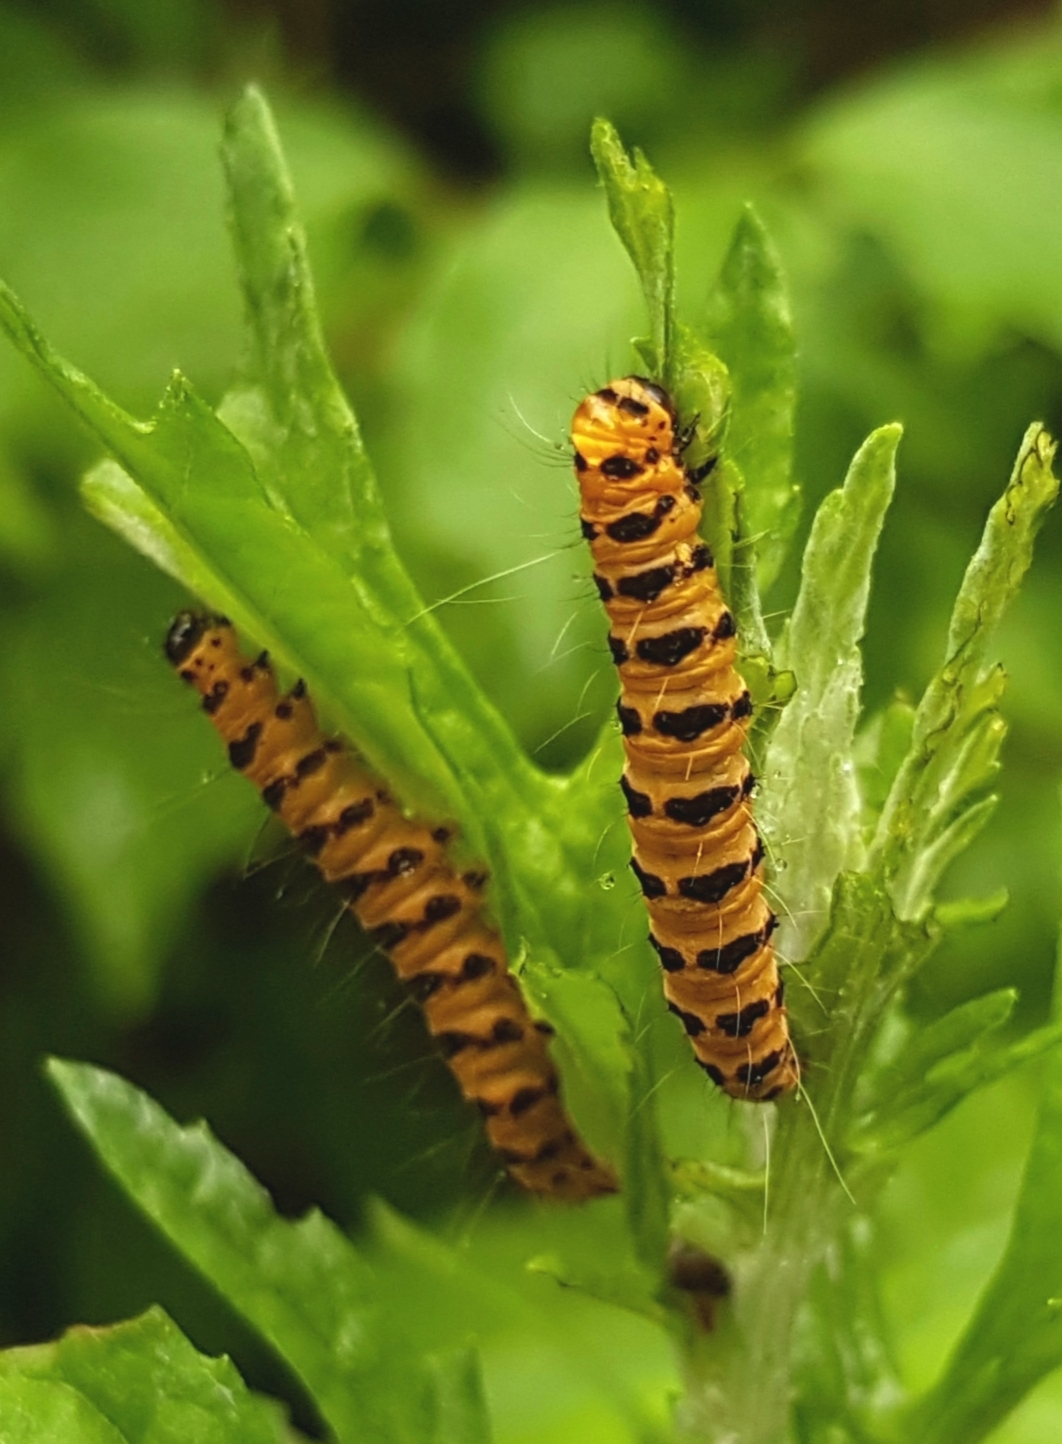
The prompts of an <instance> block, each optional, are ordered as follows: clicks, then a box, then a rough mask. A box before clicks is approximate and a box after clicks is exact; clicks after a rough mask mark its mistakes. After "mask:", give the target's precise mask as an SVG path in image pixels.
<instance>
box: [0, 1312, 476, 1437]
mask: <svg viewBox="0 0 1062 1444" xmlns="http://www.w3.org/2000/svg"><path fill="white" fill-rule="evenodd" d="M447 1437H450V1436H447ZM452 1437H454V1438H455V1439H456V1438H460V1437H461V1436H459V1435H454V1436H452ZM467 1437H468V1439H469V1444H476V1440H475V1436H474V1435H469V1436H467ZM0 1438H2V1439H3V1440H4V1444H188V1441H189V1440H192V1439H194V1440H196V1441H197V1444H285V1441H288V1444H294V1440H295V1438H296V1436H295V1433H294V1431H293V1430H291V1429H290V1428H289V1427H288V1426H287V1425H286V1423H285V1421H284V1417H283V1411H282V1410H281V1409H280V1407H279V1406H278V1405H277V1404H275V1403H274V1402H273V1401H272V1400H270V1399H264V1398H262V1397H261V1396H260V1395H255V1394H252V1393H251V1392H250V1391H249V1390H248V1389H247V1387H246V1386H245V1385H244V1382H243V1380H242V1379H241V1378H240V1376H239V1374H238V1373H237V1372H236V1370H235V1369H234V1368H233V1366H232V1364H231V1363H230V1362H229V1360H228V1359H225V1358H221V1359H210V1358H207V1357H206V1356H205V1355H203V1354H200V1353H197V1351H196V1350H195V1349H194V1348H193V1346H192V1345H191V1344H190V1343H189V1342H188V1340H187V1339H186V1338H185V1336H184V1335H183V1334H182V1333H181V1331H180V1329H178V1328H177V1326H176V1324H174V1323H173V1321H172V1320H171V1319H169V1318H167V1316H166V1315H165V1314H164V1313H163V1311H162V1310H161V1309H159V1308H153V1309H150V1310H149V1311H148V1312H147V1313H146V1314H143V1315H141V1317H140V1318H138V1319H131V1320H130V1321H129V1322H128V1323H124V1324H115V1325H113V1327H111V1328H88V1327H87V1326H85V1325H80V1326H78V1327H76V1328H73V1329H71V1330H70V1331H69V1332H68V1333H66V1334H64V1335H63V1337H62V1338H61V1339H59V1340H58V1341H57V1342H56V1343H54V1344H37V1345H34V1346H32V1347H29V1348H24V1349H10V1350H9V1351H8V1352H7V1353H5V1354H2V1355H0Z"/></svg>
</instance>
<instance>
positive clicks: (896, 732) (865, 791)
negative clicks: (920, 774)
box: [853, 697, 915, 816]
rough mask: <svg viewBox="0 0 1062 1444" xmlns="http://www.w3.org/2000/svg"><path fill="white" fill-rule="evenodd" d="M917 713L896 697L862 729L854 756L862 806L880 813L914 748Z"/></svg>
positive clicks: (900, 698) (907, 703) (857, 738)
mask: <svg viewBox="0 0 1062 1444" xmlns="http://www.w3.org/2000/svg"><path fill="white" fill-rule="evenodd" d="M914 718H915V709H914V708H913V707H912V706H911V704H910V702H908V701H906V700H905V699H904V698H902V697H897V698H896V699H895V700H894V701H892V702H890V703H889V705H888V706H887V707H884V708H882V710H881V711H880V712H876V713H875V714H874V716H873V717H871V718H870V720H869V721H868V722H867V723H866V724H865V725H864V726H863V727H861V728H860V730H859V734H858V736H857V737H856V741H855V748H854V752H853V756H854V759H855V764H856V768H857V770H858V774H859V790H860V792H861V794H862V797H863V805H864V807H865V808H867V809H869V811H870V812H872V813H873V814H875V816H876V814H877V813H879V812H880V811H881V809H882V807H884V805H885V799H886V797H888V795H889V788H890V787H891V786H892V784H893V781H894V780H895V777H896V774H897V772H898V771H899V770H900V764H901V763H902V762H903V759H904V758H905V757H906V756H907V751H908V748H909V747H910V745H911V729H912V728H913V727H914Z"/></svg>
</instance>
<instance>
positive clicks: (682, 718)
mask: <svg viewBox="0 0 1062 1444" xmlns="http://www.w3.org/2000/svg"><path fill="white" fill-rule="evenodd" d="M729 711H730V708H729V707H728V706H727V704H726V703H725V702H700V703H698V704H697V705H696V706H695V707H686V708H684V709H683V710H682V711H681V712H666V711H665V712H655V713H654V714H653V727H654V728H655V729H656V731H657V732H659V733H660V734H661V736H663V737H674V738H675V739H676V741H678V742H695V741H696V740H697V738H698V737H700V735H701V733H702V732H707V731H709V730H710V729H711V728H712V727H718V726H719V724H720V722H725V721H726V718H727V714H728V713H729Z"/></svg>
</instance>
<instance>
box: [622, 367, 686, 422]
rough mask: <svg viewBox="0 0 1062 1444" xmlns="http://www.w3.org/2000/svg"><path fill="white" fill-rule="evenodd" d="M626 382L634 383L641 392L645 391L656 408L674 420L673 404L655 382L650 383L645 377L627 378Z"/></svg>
mask: <svg viewBox="0 0 1062 1444" xmlns="http://www.w3.org/2000/svg"><path fill="white" fill-rule="evenodd" d="M627 380H628V381H636V382H637V383H638V385H639V386H640V387H641V388H642V390H643V391H645V392H646V393H647V394H648V395H649V396H650V397H651V398H652V400H653V401H655V402H656V404H657V405H658V406H662V407H663V408H664V410H665V411H666V412H667V414H668V416H670V417H672V418H674V415H675V403H674V402H673V401H672V399H671V397H670V396H669V395H668V394H667V392H666V391H665V390H664V388H663V387H662V386H658V385H657V383H656V382H655V381H650V380H648V379H647V377H645V376H628V377H627Z"/></svg>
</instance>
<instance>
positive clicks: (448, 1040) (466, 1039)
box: [435, 1033, 523, 1162]
mask: <svg viewBox="0 0 1062 1444" xmlns="http://www.w3.org/2000/svg"><path fill="white" fill-rule="evenodd" d="M435 1041H436V1042H437V1043H438V1045H439V1048H440V1051H441V1052H442V1055H443V1057H444V1058H455V1057H456V1056H457V1054H458V1053H461V1052H463V1051H464V1050H465V1049H466V1048H471V1047H472V1045H473V1044H474V1043H475V1042H476V1039H475V1038H473V1037H472V1035H471V1033H438V1034H436V1038H435ZM522 1161H523V1160H522V1159H520V1158H519V1157H518V1158H517V1162H522Z"/></svg>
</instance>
